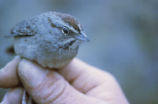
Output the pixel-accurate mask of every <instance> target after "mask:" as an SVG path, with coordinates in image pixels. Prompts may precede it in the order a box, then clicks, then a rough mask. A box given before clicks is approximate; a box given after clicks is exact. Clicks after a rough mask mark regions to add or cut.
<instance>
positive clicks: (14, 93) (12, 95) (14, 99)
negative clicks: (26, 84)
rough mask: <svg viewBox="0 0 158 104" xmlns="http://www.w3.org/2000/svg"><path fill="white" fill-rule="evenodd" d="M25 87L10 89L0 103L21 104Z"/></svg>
mask: <svg viewBox="0 0 158 104" xmlns="http://www.w3.org/2000/svg"><path fill="white" fill-rule="evenodd" d="M22 95H23V88H20V87H19V88H14V89H10V90H9V91H8V92H7V93H6V94H5V96H4V98H3V100H2V102H1V103H0V104H21V101H22Z"/></svg>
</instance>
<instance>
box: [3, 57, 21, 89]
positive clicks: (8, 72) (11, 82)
mask: <svg viewBox="0 0 158 104" xmlns="http://www.w3.org/2000/svg"><path fill="white" fill-rule="evenodd" d="M19 62H20V57H19V56H16V57H15V58H14V59H13V60H12V61H10V62H9V63H8V64H7V65H6V66H5V67H4V68H2V69H1V70H0V87H1V88H11V87H15V86H17V85H18V83H19V79H18V76H17V72H16V68H17V65H18V63H19Z"/></svg>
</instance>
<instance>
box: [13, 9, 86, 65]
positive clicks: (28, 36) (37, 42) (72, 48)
mask: <svg viewBox="0 0 158 104" xmlns="http://www.w3.org/2000/svg"><path fill="white" fill-rule="evenodd" d="M11 36H14V38H15V43H14V50H15V53H16V54H17V55H19V56H21V57H24V58H26V59H29V60H32V61H35V62H37V63H38V64H40V65H42V66H43V67H49V68H59V67H63V66H65V65H66V64H68V63H69V62H70V61H71V60H72V58H73V57H75V56H76V54H77V52H78V48H79V45H80V44H81V43H82V42H84V41H88V38H87V36H86V34H85V33H84V31H83V29H82V27H81V25H80V23H79V22H78V21H77V20H76V19H75V18H74V17H73V16H71V15H68V14H64V13H59V12H46V13H43V14H40V15H37V16H34V17H30V18H28V19H26V20H24V21H22V22H20V23H18V24H17V25H16V26H15V27H13V29H12V30H11Z"/></svg>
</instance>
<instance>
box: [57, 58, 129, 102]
mask: <svg viewBox="0 0 158 104" xmlns="http://www.w3.org/2000/svg"><path fill="white" fill-rule="evenodd" d="M58 72H59V73H60V74H61V75H63V76H64V78H65V79H66V80H68V81H69V83H71V84H72V86H74V87H75V88H76V89H77V90H79V91H81V92H83V93H85V94H86V95H89V96H93V97H96V98H99V99H102V100H105V101H107V100H109V99H110V100H111V102H113V103H117V102H118V101H119V102H122V104H128V101H127V100H126V97H125V96H124V94H123V92H122V90H121V88H120V86H119V84H118V83H117V81H116V80H115V78H114V77H113V76H112V75H111V74H110V73H108V72H103V71H102V70H100V69H98V68H95V67H93V66H90V65H88V64H86V63H84V62H83V61H81V60H79V59H73V60H72V62H71V63H70V64H69V65H67V66H66V67H64V68H62V69H59V70H58Z"/></svg>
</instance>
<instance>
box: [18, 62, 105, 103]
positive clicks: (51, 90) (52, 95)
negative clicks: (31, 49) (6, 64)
mask: <svg viewBox="0 0 158 104" xmlns="http://www.w3.org/2000/svg"><path fill="white" fill-rule="evenodd" d="M18 74H19V77H20V79H21V81H22V83H23V85H24V87H25V89H26V90H27V92H28V93H29V95H31V96H32V98H33V99H34V101H36V103H39V104H105V102H103V101H100V100H98V99H95V98H91V97H87V96H85V95H84V94H82V93H80V92H79V91H77V90H76V89H74V88H73V87H72V86H71V85H70V84H69V83H68V82H67V81H66V80H65V79H64V78H63V77H62V76H61V75H60V74H58V73H57V72H55V71H53V70H47V69H42V68H41V67H39V66H37V65H35V64H33V63H31V62H29V61H27V60H22V61H21V62H20V64H19V68H18Z"/></svg>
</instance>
